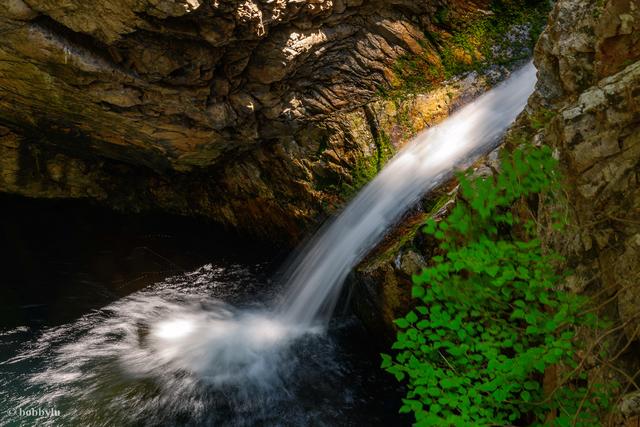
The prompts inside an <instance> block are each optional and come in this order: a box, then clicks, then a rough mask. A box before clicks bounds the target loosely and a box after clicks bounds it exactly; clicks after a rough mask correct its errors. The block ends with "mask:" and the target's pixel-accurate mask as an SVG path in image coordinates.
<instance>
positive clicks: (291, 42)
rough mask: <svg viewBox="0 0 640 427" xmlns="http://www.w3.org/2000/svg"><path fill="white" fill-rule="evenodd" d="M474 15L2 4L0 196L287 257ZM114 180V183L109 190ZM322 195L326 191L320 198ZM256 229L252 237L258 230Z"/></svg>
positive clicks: (465, 4)
mask: <svg viewBox="0 0 640 427" xmlns="http://www.w3.org/2000/svg"><path fill="white" fill-rule="evenodd" d="M487 8H488V3H485V2H484V1H471V0H455V1H453V0H452V1H439V2H422V1H419V2H414V1H403V0H396V1H391V2H389V1H382V0H273V1H259V0H215V1H214V0H204V1H202V0H118V1H111V0H97V1H93V2H85V1H81V0H69V1H65V2H62V3H61V2H58V1H51V0H5V1H3V2H2V4H0V33H1V34H2V37H1V38H0V125H2V126H3V129H6V130H4V131H3V133H2V136H0V138H2V143H1V144H0V146H1V147H2V158H3V160H2V167H3V169H2V171H1V172H0V177H1V180H0V191H8V192H13V193H19V194H23V195H27V196H31V197H72V198H90V199H95V200H99V201H101V202H104V203H106V204H108V205H110V206H113V207H117V208H121V209H132V210H144V209H162V210H166V211H170V212H174V213H180V214H186V215H201V216H206V217H209V218H212V219H214V220H216V221H219V222H221V223H223V224H226V225H229V226H232V227H235V228H238V229H240V230H244V231H251V232H254V233H255V234H261V235H268V236H270V237H274V236H275V237H281V238H283V240H288V239H295V238H296V237H297V236H299V235H300V233H301V232H302V231H303V230H304V229H305V227H306V226H307V225H308V224H309V223H310V222H311V221H312V220H313V219H314V218H316V217H317V215H318V214H321V213H322V212H324V211H325V209H326V206H327V205H330V204H332V203H337V200H336V197H337V196H336V194H335V191H334V192H333V193H332V191H331V188H336V187H339V184H340V183H341V182H349V180H351V179H352V178H351V173H350V171H351V169H352V168H353V167H354V165H355V164H356V163H357V160H358V159H360V158H366V157H370V156H372V155H375V151H376V140H375V139H376V135H375V132H376V130H375V127H374V128H372V126H371V120H370V117H371V115H369V116H367V115H368V112H367V111H366V109H365V108H364V107H363V106H364V105H365V104H366V103H368V102H369V101H370V100H371V99H372V98H373V97H374V96H375V94H376V93H377V91H378V90H379V88H380V87H382V86H384V85H386V84H388V83H389V82H390V81H392V80H393V78H394V75H393V64H394V63H395V61H396V60H397V58H398V57H400V56H402V55H407V54H412V53H421V52H423V51H424V50H425V49H427V47H425V46H430V47H429V49H433V50H434V52H433V55H434V56H435V57H437V55H438V52H437V46H435V47H434V45H433V43H431V42H428V40H426V37H427V34H429V32H431V33H434V32H439V33H441V34H445V35H446V34H447V33H448V32H450V31H452V29H451V28H449V27H448V26H447V25H445V24H442V23H437V22H439V21H438V20H436V19H434V18H433V17H434V16H435V15H436V13H437V12H438V11H442V10H446V12H447V16H448V17H449V18H450V19H453V18H456V19H457V20H458V21H464V20H472V19H473V18H474V17H477V16H483V15H484V14H486V13H488V12H487V11H486V9H487ZM114 171H118V172H114ZM331 185H333V187H331ZM261 224H262V225H261Z"/></svg>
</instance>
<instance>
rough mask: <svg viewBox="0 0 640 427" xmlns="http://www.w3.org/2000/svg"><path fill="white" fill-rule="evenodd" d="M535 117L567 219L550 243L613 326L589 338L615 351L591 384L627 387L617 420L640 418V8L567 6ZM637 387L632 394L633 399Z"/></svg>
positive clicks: (545, 64)
mask: <svg viewBox="0 0 640 427" xmlns="http://www.w3.org/2000/svg"><path fill="white" fill-rule="evenodd" d="M536 63H537V65H538V69H539V71H540V77H539V78H540V84H539V90H538V92H537V94H536V96H535V97H534V98H533V99H532V100H531V107H532V109H533V110H534V112H546V114H547V116H548V117H551V116H553V119H551V120H550V122H549V123H548V124H547V125H546V126H545V128H544V129H543V130H542V131H541V132H539V133H538V134H537V135H536V136H535V139H536V140H537V141H539V142H542V143H545V144H548V145H551V146H552V147H554V148H555V149H556V150H557V153H558V156H559V158H560V163H561V169H562V172H563V174H564V176H565V178H566V182H565V185H564V188H565V194H564V197H562V198H561V199H560V200H559V201H557V202H555V203H541V204H540V206H539V208H538V211H539V216H540V218H541V219H542V224H544V223H545V219H546V218H548V217H549V214H550V213H551V212H552V211H556V212H560V213H562V214H563V216H564V217H565V218H566V220H567V222H568V229H567V230H566V231H565V232H562V233H558V232H549V233H547V235H546V239H545V240H546V242H547V244H548V245H550V246H551V247H553V248H554V249H556V250H557V251H559V252H560V253H561V254H562V255H563V256H564V257H565V258H566V260H567V261H566V263H567V265H566V268H567V270H568V271H572V272H573V274H572V276H571V277H570V278H569V280H568V283H567V285H568V288H569V289H570V290H571V291H573V292H577V293H581V294H585V295H588V296H590V297H592V298H593V299H594V301H595V302H596V303H597V306H598V307H600V309H601V312H602V314H604V315H605V316H606V317H608V318H609V319H612V320H613V321H614V325H615V326H614V327H613V328H612V329H611V330H610V331H608V332H606V335H604V334H603V333H602V332H601V334H600V335H598V334H596V335H595V337H593V336H589V337H585V339H587V340H590V341H589V342H593V345H596V344H598V343H604V344H600V345H603V347H604V348H605V349H606V350H607V351H608V352H610V354H611V356H610V357H609V359H605V360H604V361H603V360H599V359H598V358H595V359H593V358H590V360H589V361H588V362H587V366H588V367H589V368H590V370H589V378H590V379H593V380H598V379H600V380H604V381H606V382H610V381H612V380H616V381H618V382H619V383H620V388H619V390H617V391H618V393H619V394H620V396H622V397H621V398H620V399H618V400H617V401H616V402H615V403H616V406H617V407H618V409H619V413H618V416H619V417H618V419H615V420H614V419H613V418H610V419H609V420H607V422H609V423H612V425H613V423H619V424H616V425H634V423H636V424H637V423H638V422H639V421H640V399H638V387H637V377H638V375H640V358H639V357H638V354H639V353H638V348H640V347H639V346H640V5H639V4H638V2H637V1H634V0H609V1H606V2H593V1H588V0H563V1H560V2H558V4H557V5H556V7H555V8H554V10H553V13H552V14H551V20H550V25H549V27H548V29H547V30H546V31H545V32H544V33H543V35H542V37H541V39H540V42H539V43H538V45H537V48H536ZM632 390H635V394H634V393H632V394H627V393H628V392H629V391H632Z"/></svg>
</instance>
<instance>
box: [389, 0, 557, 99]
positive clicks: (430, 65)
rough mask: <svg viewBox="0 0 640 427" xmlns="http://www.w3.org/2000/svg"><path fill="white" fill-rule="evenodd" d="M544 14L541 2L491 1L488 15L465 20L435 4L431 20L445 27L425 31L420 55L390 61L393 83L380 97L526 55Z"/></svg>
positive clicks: (545, 4)
mask: <svg viewBox="0 0 640 427" xmlns="http://www.w3.org/2000/svg"><path fill="white" fill-rule="evenodd" d="M548 12H549V2H547V1H534V2H527V1H524V0H514V1H509V0H494V1H493V2H492V3H491V7H490V11H489V14H488V15H486V16H482V17H478V18H475V19H471V20H469V21H467V20H466V19H465V20H462V19H461V18H459V17H455V16H454V15H453V14H451V13H449V10H448V9H447V8H446V7H442V8H440V9H439V10H438V11H437V12H436V14H435V16H434V18H433V21H434V23H436V24H438V26H439V27H441V28H445V29H447V28H448V29H449V31H446V30H440V31H434V32H429V33H426V34H425V39H424V41H423V42H422V44H423V47H424V51H423V53H422V54H417V55H416V54H407V55H404V56H402V57H401V58H399V59H398V60H397V62H396V64H395V65H394V72H395V75H396V79H397V82H398V83H397V85H396V86H395V87H393V88H391V89H385V90H382V92H383V95H386V96H387V97H390V98H396V97H402V96H403V95H404V94H413V93H416V92H418V91H424V90H428V89H430V88H432V87H433V86H434V85H436V84H439V83H441V82H442V81H444V80H446V79H449V78H451V77H454V76H456V75H459V74H462V73H465V72H468V71H482V70H484V69H486V68H487V67H489V66H492V65H508V64H511V63H514V62H518V61H521V60H523V59H526V58H528V57H529V56H531V53H532V51H533V46H534V44H535V42H536V40H537V39H538V37H539V35H540V32H541V31H542V28H543V26H544V23H545V22H546V17H547V14H548ZM452 15H453V16H452Z"/></svg>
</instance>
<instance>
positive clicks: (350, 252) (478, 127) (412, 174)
mask: <svg viewBox="0 0 640 427" xmlns="http://www.w3.org/2000/svg"><path fill="white" fill-rule="evenodd" d="M535 84H536V69H535V67H534V66H533V63H531V62H529V63H528V64H527V65H525V66H524V67H522V68H521V69H520V70H518V71H516V72H515V73H513V75H512V76H511V77H510V78H509V79H508V80H506V81H505V82H503V83H501V84H500V85H498V86H496V87H495V88H494V89H492V90H490V91H489V92H487V93H486V94H484V95H483V96H481V97H479V98H478V99H477V100H476V101H474V102H472V103H471V104H469V105H467V106H465V107H464V108H462V109H460V110H459V111H458V112H456V113H455V114H453V115H451V116H450V117H449V118H448V119H447V120H445V121H444V122H443V123H442V124H440V125H438V126H435V127H432V128H430V129H428V130H426V131H424V132H423V133H421V134H420V135H418V136H417V137H416V138H414V139H413V140H412V141H411V142H410V143H409V144H408V145H407V146H406V147H405V148H404V149H403V150H402V151H400V152H399V153H398V154H397V155H396V156H395V157H394V158H393V159H392V160H391V161H390V162H389V163H388V164H387V165H386V166H385V167H384V169H383V170H382V171H381V172H380V174H378V176H377V177H376V178H375V179H374V180H373V181H371V182H370V183H369V184H368V185H367V186H365V187H364V188H363V189H362V190H361V191H360V193H359V194H358V195H357V196H356V197H355V199H353V201H351V203H349V204H348V205H347V207H346V208H345V209H344V210H343V211H342V213H340V215H338V216H337V217H336V218H335V219H334V220H333V221H331V222H329V223H328V224H326V225H325V226H323V227H322V228H321V229H320V231H319V232H318V233H317V234H316V236H315V237H314V238H313V239H312V240H311V241H309V243H308V244H307V245H306V246H305V247H304V248H303V249H302V250H301V252H300V253H299V254H298V255H297V257H295V258H294V259H293V260H292V262H291V263H290V267H289V269H288V270H287V271H286V272H285V275H284V277H285V278H286V280H287V286H286V289H287V291H286V294H285V296H284V299H283V300H282V302H281V304H280V307H279V309H278V312H279V316H280V317H281V318H282V320H283V322H284V323H285V324H294V325H298V326H301V325H312V324H319V325H322V324H325V323H326V322H327V321H328V320H329V318H330V316H331V313H332V311H333V308H334V306H335V303H336V300H337V299H338V296H339V294H340V290H341V287H342V284H343V282H344V280H345V279H346V277H347V275H348V274H349V272H350V271H351V270H352V269H353V268H354V267H355V266H356V265H357V264H358V262H360V261H361V260H362V259H363V257H364V256H365V255H366V254H367V253H368V252H369V251H370V250H371V249H373V247H374V246H375V245H376V244H377V243H378V242H379V241H380V240H381V239H382V237H383V236H384V234H385V232H386V231H387V230H389V229H390V227H392V226H393V225H395V223H396V222H397V221H398V219H399V218H400V216H401V215H402V214H403V213H404V212H406V211H407V210H408V209H409V208H410V207H411V206H413V205H414V204H415V203H416V202H417V201H418V200H419V199H420V198H421V197H422V196H423V195H424V194H425V193H426V192H428V191H430V190H432V189H434V188H435V187H437V186H438V185H440V184H442V183H443V181H444V180H446V179H447V178H448V177H450V176H451V173H452V171H453V170H455V168H456V167H458V166H460V165H462V164H467V163H468V162H469V161H470V160H472V159H474V158H476V157H477V156H479V155H481V154H483V153H486V152H487V151H489V150H490V149H491V148H493V147H495V144H496V142H497V141H498V139H499V138H500V136H501V135H502V134H503V133H504V132H505V130H506V129H507V127H508V126H509V125H510V124H511V123H512V122H513V121H514V120H515V118H516V117H517V116H518V114H520V112H521V111H522V109H523V108H524V106H525V105H526V102H527V99H528V97H529V95H531V93H532V92H533V90H534V87H535Z"/></svg>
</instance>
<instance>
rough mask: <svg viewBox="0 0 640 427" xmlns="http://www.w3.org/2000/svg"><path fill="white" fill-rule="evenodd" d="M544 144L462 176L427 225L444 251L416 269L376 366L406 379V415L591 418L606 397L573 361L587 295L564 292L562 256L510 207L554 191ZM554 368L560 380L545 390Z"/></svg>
mask: <svg viewBox="0 0 640 427" xmlns="http://www.w3.org/2000/svg"><path fill="white" fill-rule="evenodd" d="M558 186H559V184H558V176H557V168H556V160H554V158H553V156H552V154H551V150H550V149H549V148H548V147H541V148H536V147H531V146H527V147H525V148H518V149H516V150H514V151H513V152H512V153H511V154H508V155H507V154H503V158H502V163H501V170H500V171H499V173H497V174H496V175H494V176H491V177H481V178H472V177H471V175H470V174H465V175H462V176H460V199H461V200H460V201H459V202H458V203H457V205H456V206H455V207H454V209H453V210H452V212H451V214H450V215H449V216H448V217H447V218H446V219H444V220H442V221H440V222H439V223H437V222H436V221H434V220H429V221H428V222H427V224H426V226H425V228H424V231H425V233H427V234H428V235H431V236H433V237H434V238H435V239H437V240H438V241H439V247H440V253H441V254H440V255H438V256H435V257H433V259H432V260H431V266H430V267H429V268H427V269H425V270H424V271H423V272H422V273H421V274H420V275H418V276H414V280H413V282H414V285H413V289H412V296H413V297H414V298H416V299H417V301H418V304H417V306H416V307H415V309H414V310H412V311H411V312H409V314H407V315H406V316H405V317H404V318H401V319H398V320H397V321H396V325H397V326H398V329H399V332H398V335H397V341H396V342H395V344H394V345H393V349H395V350H396V351H397V353H396V354H395V355H394V356H390V355H383V363H382V367H383V368H384V369H386V370H387V371H388V372H390V373H392V374H393V375H395V377H396V378H397V379H398V380H399V381H404V382H406V384H407V388H408V393H407V396H406V399H404V401H403V403H404V404H403V406H402V408H401V412H405V413H409V412H413V413H414V415H415V419H416V424H417V425H420V426H476V425H501V426H502V425H531V424H533V425H541V424H544V423H545V422H549V420H550V419H553V421H552V422H551V425H555V426H565V425H566V426H568V425H574V426H575V425H583V426H593V425H597V419H598V414H599V413H600V411H601V410H602V409H603V408H606V407H608V406H609V405H610V402H608V399H607V393H606V390H605V388H604V386H601V385H598V384H593V383H592V384H588V383H587V382H586V380H585V378H586V377H585V374H584V372H583V370H582V369H580V366H579V363H578V362H577V358H576V351H577V350H578V344H576V340H575V334H576V331H577V330H578V328H579V327H582V326H584V327H589V326H592V325H594V324H595V323H594V322H595V321H596V319H595V317H594V316H592V315H590V314H587V315H581V314H580V313H581V312H582V311H583V310H584V304H585V301H584V300H583V299H581V298H579V297H578V296H576V295H573V294H570V293H566V292H563V291H560V290H559V284H560V282H561V280H562V278H563V275H562V274H561V273H558V271H557V268H556V266H557V265H558V261H559V257H558V256H557V255H555V254H553V253H547V252H545V251H544V250H543V248H542V246H541V243H540V241H539V240H538V239H537V238H536V226H535V223H534V221H533V219H531V218H527V217H526V215H517V214H514V212H513V209H512V206H513V205H514V204H515V203H516V202H518V201H521V200H523V199H524V200H530V199H531V198H532V197H535V195H536V194H539V193H545V194H547V197H550V196H549V194H552V193H553V191H554V190H556V189H557V188H558ZM552 366H553V367H554V369H556V370H557V371H558V372H560V373H561V376H562V381H560V382H559V383H558V384H562V385H563V386H562V387H557V388H556V389H555V390H552V391H551V392H549V391H548V390H547V391H546V393H545V392H544V391H543V387H542V379H543V377H544V374H545V372H546V371H547V370H548V369H549V368H550V367H552Z"/></svg>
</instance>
